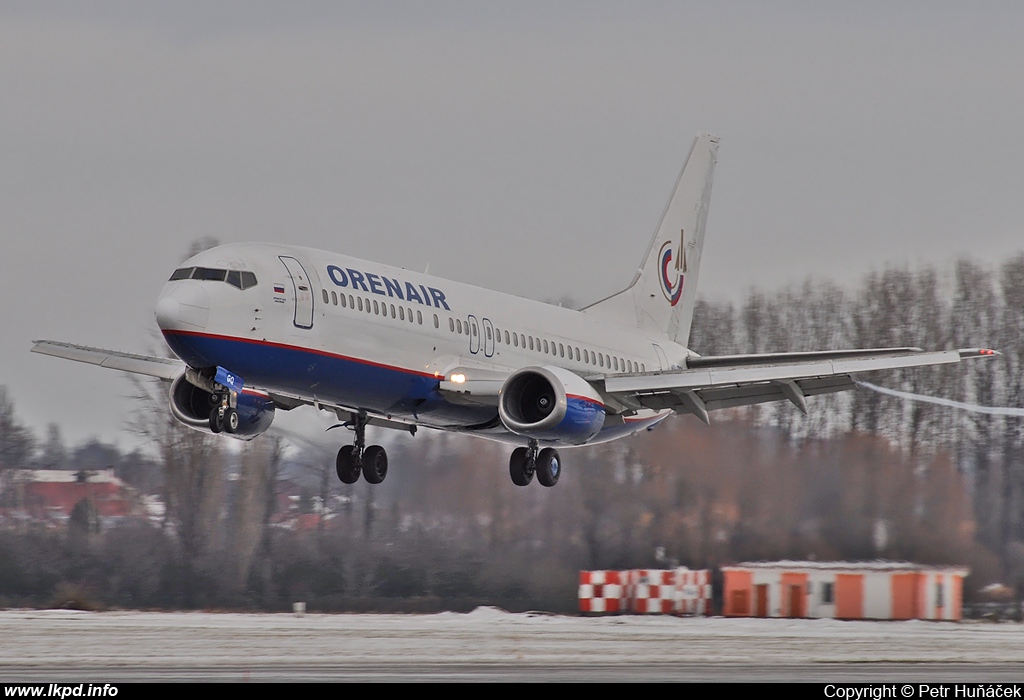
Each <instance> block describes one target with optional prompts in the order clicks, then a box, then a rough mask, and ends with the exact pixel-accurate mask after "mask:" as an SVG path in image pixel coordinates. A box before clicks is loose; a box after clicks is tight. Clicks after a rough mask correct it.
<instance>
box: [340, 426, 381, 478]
mask: <svg viewBox="0 0 1024 700" xmlns="http://www.w3.org/2000/svg"><path fill="white" fill-rule="evenodd" d="M366 423H367V418H366V414H365V413H360V414H359V415H358V416H356V418H355V421H354V422H353V423H352V424H351V425H349V426H348V427H349V428H351V429H352V430H353V431H354V432H355V441H354V444H352V445H345V446H344V447H342V448H341V449H340V450H338V457H337V459H336V460H335V470H336V471H337V472H338V478H339V479H340V480H341V483H343V484H354V483H356V482H357V481H359V475H360V474H362V475H363V476H364V477H366V482H367V483H369V484H379V483H380V482H382V481H384V477H386V476H387V475H388V453H387V451H386V450H385V449H384V448H383V447H381V446H380V445H370V446H369V447H366Z"/></svg>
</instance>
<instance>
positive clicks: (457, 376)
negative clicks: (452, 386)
mask: <svg viewBox="0 0 1024 700" xmlns="http://www.w3.org/2000/svg"><path fill="white" fill-rule="evenodd" d="M448 380H449V381H452V382H455V383H456V384H462V383H463V382H465V381H466V375H464V374H453V375H452V376H451V377H449V378H448Z"/></svg>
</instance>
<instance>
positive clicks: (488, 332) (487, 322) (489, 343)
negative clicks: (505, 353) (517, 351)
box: [480, 318, 494, 357]
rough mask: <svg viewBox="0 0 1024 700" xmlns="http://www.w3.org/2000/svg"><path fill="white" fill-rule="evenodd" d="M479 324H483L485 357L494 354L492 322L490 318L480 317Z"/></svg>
mask: <svg viewBox="0 0 1024 700" xmlns="http://www.w3.org/2000/svg"><path fill="white" fill-rule="evenodd" d="M480 325H482V326H483V331H482V332H483V336H484V355H485V356H487V357H493V356H494V324H492V323H491V319H489V318H482V319H480Z"/></svg>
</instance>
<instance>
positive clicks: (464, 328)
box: [323, 289, 647, 372]
mask: <svg viewBox="0 0 1024 700" xmlns="http://www.w3.org/2000/svg"><path fill="white" fill-rule="evenodd" d="M323 295H324V303H325V304H333V305H334V306H341V307H343V308H349V309H353V310H355V311H365V312H366V313H368V314H370V313H372V314H376V315H378V316H390V317H391V318H394V319H398V320H399V321H406V320H407V321H409V323H417V324H419V325H421V326H422V325H423V312H422V311H420V310H419V309H416V310H415V311H414V310H413V309H411V308H408V307H405V306H402V305H401V304H398V305H395V304H389V303H385V302H383V301H380V302H379V301H377V300H376V299H364V298H363V297H361V296H356V295H352V294H348V295H346V294H344V293H342V294H338V292H336V291H331V292H330V295H328V292H327V290H326V289H324V290H323ZM371 304H372V306H371ZM414 313H415V317H414ZM440 327H441V321H440V319H439V318H438V315H437V314H434V328H440ZM477 328H478V327H477V326H475V325H473V324H471V323H470V322H469V321H463V320H462V319H461V318H451V317H449V319H448V330H449V331H450V332H452V333H458V334H460V335H472V336H473V337H476V335H477V334H478V330H477ZM484 331H485V333H486V334H487V338H486V340H487V342H490V341H491V340H492V339H493V340H494V341H495V342H497V343H502V339H503V338H504V344H505V345H510V346H512V347H515V348H523V349H524V350H527V349H529V350H533V351H535V352H543V353H544V354H545V355H553V356H555V357H561V358H566V359H569V360H575V361H576V362H583V363H584V364H588V365H594V366H596V367H602V368H605V369H610V370H612V371H614V372H646V371H647V366H646V364H644V363H643V362H633V361H632V360H627V359H624V358H621V357H617V356H615V355H609V354H606V353H601V352H594V351H592V350H588V349H586V348H584V349H583V350H582V351H581V350H580V348H579V347H578V346H575V345H567V344H565V343H557V342H555V341H554V340H551V341H548V339H547V338H537V337H535V336H532V335H526V334H525V333H516V332H514V331H513V332H509V331H507V330H506V331H502V330H500V329H497V328H495V329H494V331H493V332H494V335H493V336H492V335H491V332H492V331H491V328H490V327H489V326H484Z"/></svg>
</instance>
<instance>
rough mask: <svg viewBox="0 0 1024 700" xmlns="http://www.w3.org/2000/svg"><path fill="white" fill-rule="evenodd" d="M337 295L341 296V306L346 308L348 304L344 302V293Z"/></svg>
mask: <svg viewBox="0 0 1024 700" xmlns="http://www.w3.org/2000/svg"><path fill="white" fill-rule="evenodd" d="M338 296H340V297H341V308H343V309H347V308H348V304H346V303H345V295H344V294H339V295H338Z"/></svg>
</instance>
